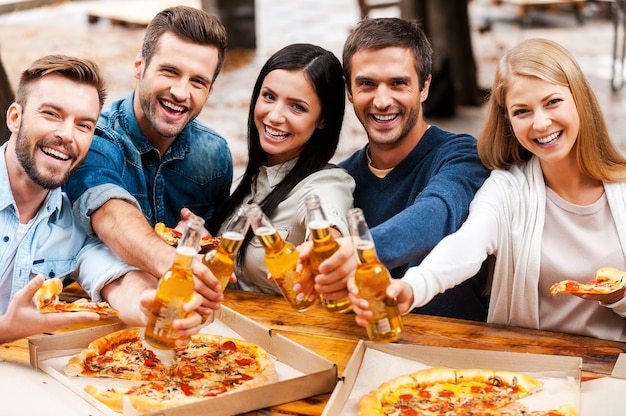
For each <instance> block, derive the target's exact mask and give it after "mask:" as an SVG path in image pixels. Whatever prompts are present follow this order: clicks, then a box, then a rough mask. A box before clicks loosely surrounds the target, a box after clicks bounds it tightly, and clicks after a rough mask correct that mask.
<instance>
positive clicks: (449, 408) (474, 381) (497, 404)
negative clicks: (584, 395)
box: [359, 367, 576, 416]
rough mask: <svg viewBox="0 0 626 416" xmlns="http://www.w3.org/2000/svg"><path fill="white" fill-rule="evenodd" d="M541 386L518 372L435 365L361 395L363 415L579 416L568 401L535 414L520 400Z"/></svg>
mask: <svg viewBox="0 0 626 416" xmlns="http://www.w3.org/2000/svg"><path fill="white" fill-rule="evenodd" d="M542 388H543V382H541V381H539V380H537V379H534V378H533V377H530V376H528V375H526V374H523V373H519V372H510V371H497V370H482V369H460V370H454V369H451V368H446V367H436V368H431V369H427V370H422V371H418V372H416V373H412V374H407V375H403V376H400V377H397V378H395V379H392V380H389V381H387V382H385V383H383V384H381V385H380V387H379V388H378V389H375V390H373V391H371V392H370V393H368V394H366V395H364V396H363V397H362V398H361V400H360V402H359V416H406V415H415V416H417V415H423V416H429V415H432V416H447V415H456V416H461V415H467V416H469V415H472V416H487V415H492V416H495V415H498V416H522V415H526V416H528V415H534V416H545V415H551V416H560V415H567V416H573V415H576V410H575V409H574V408H573V407H571V406H569V405H567V406H563V407H561V408H560V409H558V410H554V411H551V412H550V411H544V412H535V413H532V412H529V411H528V410H527V409H526V407H525V406H524V405H523V404H521V403H520V402H518V400H519V399H521V398H524V397H527V396H529V395H532V394H534V393H536V392H538V391H540V390H541V389H542ZM572 411H573V413H572ZM558 412H561V413H558Z"/></svg>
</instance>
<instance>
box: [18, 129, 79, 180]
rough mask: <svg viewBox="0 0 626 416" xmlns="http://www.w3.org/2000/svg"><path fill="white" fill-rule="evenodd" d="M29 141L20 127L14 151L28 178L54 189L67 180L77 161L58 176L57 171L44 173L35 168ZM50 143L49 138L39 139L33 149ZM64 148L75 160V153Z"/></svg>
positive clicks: (76, 165)
mask: <svg viewBox="0 0 626 416" xmlns="http://www.w3.org/2000/svg"><path fill="white" fill-rule="evenodd" d="M30 142H31V141H30V140H29V139H28V138H27V137H26V133H25V132H24V129H20V131H19V133H18V134H17V141H16V143H15V153H16V154H17V160H18V161H19V162H20V164H21V165H22V168H23V169H24V171H25V172H26V174H27V175H28V177H29V178H30V180H31V181H33V182H34V183H35V184H37V185H39V186H41V187H42V188H44V189H56V188H59V187H60V186H62V185H64V184H65V183H66V182H67V181H68V180H69V177H70V175H71V174H72V172H74V171H75V170H76V168H77V167H78V165H79V163H76V164H75V165H74V166H73V167H72V168H71V169H68V170H67V171H66V172H65V173H64V174H63V175H62V176H60V175H59V173H57V174H55V175H44V174H42V173H41V172H40V171H39V170H38V169H37V164H36V162H35V155H34V154H33V153H30V152H31V149H30V148H29V147H28V144H29V143H30ZM50 143H52V142H51V141H50V140H47V139H40V140H38V141H37V143H36V144H35V146H34V147H33V149H38V148H39V147H41V146H43V145H47V144H50ZM66 150H68V151H69V152H70V154H71V155H72V157H73V158H74V160H76V154H75V153H74V152H73V151H71V149H66ZM33 152H34V151H33Z"/></svg>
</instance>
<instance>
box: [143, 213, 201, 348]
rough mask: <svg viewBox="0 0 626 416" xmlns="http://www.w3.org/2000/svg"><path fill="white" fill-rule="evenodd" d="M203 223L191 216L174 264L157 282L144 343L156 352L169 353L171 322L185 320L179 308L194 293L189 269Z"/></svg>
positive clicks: (172, 339) (172, 338) (172, 343)
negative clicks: (157, 350)
mask: <svg viewBox="0 0 626 416" xmlns="http://www.w3.org/2000/svg"><path fill="white" fill-rule="evenodd" d="M203 227H204V220H203V219H202V218H200V217H196V216H193V217H191V218H190V219H189V220H188V221H187V227H186V229H185V232H184V233H183V236H182V238H181V239H180V240H179V242H178V247H176V257H175V259H174V264H173V265H172V266H171V267H170V268H169V270H168V271H166V272H165V273H164V274H163V276H161V278H160V279H159V285H158V287H157V294H156V298H155V300H154V306H153V309H152V314H151V315H150V318H149V320H148V325H147V326H146V331H145V335H144V340H145V341H146V342H147V343H148V344H150V345H151V346H152V347H154V348H156V349H160V350H172V349H173V348H174V346H175V342H176V338H177V337H176V330H175V329H174V328H172V321H173V320H174V319H178V318H183V317H185V312H184V311H183V305H184V304H185V303H186V302H188V301H189V300H191V297H192V296H193V292H194V284H193V273H192V270H191V269H192V266H193V261H194V259H195V258H196V255H197V254H198V246H199V244H200V237H201V234H202V229H203Z"/></svg>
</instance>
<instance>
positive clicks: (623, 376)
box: [580, 353, 626, 416]
mask: <svg viewBox="0 0 626 416" xmlns="http://www.w3.org/2000/svg"><path fill="white" fill-rule="evenodd" d="M624 391H626V353H622V354H620V355H619V356H618V357H617V362H616V363H615V366H614V367H613V372H612V373H611V376H610V377H600V378H597V379H594V380H587V381H585V382H584V383H582V388H581V398H580V401H581V412H580V414H581V415H582V416H587V415H590V416H592V415H602V416H623V415H624V404H623V396H622V394H623V392H624Z"/></svg>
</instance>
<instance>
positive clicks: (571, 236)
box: [349, 39, 626, 341]
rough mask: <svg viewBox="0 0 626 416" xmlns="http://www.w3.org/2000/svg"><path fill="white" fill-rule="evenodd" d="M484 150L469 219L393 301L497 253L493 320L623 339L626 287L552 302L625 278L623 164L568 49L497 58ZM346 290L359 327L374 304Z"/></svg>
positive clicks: (425, 293)
mask: <svg viewBox="0 0 626 416" xmlns="http://www.w3.org/2000/svg"><path fill="white" fill-rule="evenodd" d="M478 153H479V155H480V158H481V160H482V162H483V163H484V164H485V166H487V167H488V168H491V169H494V170H493V172H492V174H491V176H490V177H489V178H488V179H487V181H486V182H485V184H484V185H483V187H482V188H481V189H480V190H479V191H478V193H477V194H476V197H475V198H474V201H473V202H472V204H471V206H470V214H469V217H468V219H467V221H466V222H465V223H464V224H463V226H462V227H461V228H460V229H459V231H457V232H456V233H454V234H452V235H450V236H448V237H447V238H445V239H444V240H442V241H441V243H440V244H438V245H437V246H436V247H435V249H434V250H433V251H432V252H431V253H430V254H429V255H428V256H427V257H426V259H425V260H424V261H423V262H422V264H421V265H420V266H418V267H414V268H411V269H409V270H408V271H407V273H406V274H405V276H404V277H403V278H402V279H401V280H399V281H395V282H394V283H393V284H392V285H391V286H390V288H389V289H388V290H387V295H388V296H390V297H397V298H398V301H399V302H400V305H401V312H405V313H406V312H408V311H409V310H411V309H412V308H414V307H417V306H420V305H423V304H425V303H427V302H428V301H429V300H430V299H431V298H432V297H433V296H435V295H436V294H437V293H441V292H443V291H445V290H447V289H449V288H451V287H454V286H455V285H457V284H459V283H461V282H462V281H464V280H465V279H467V278H469V277H471V276H473V275H474V274H475V273H476V272H477V271H478V268H479V267H480V265H481V264H482V262H483V261H484V260H485V259H486V258H487V256H488V255H493V256H495V266H494V275H493V281H492V287H491V298H490V304H489V312H488V321H489V322H495V323H501V324H509V325H516V326H522V327H528V328H539V329H544V330H551V331H559V332H567V333H572V334H581V335H587V336H592V337H597V338H603V339H609V340H619V341H626V331H625V329H626V326H625V323H626V320H624V317H626V300H625V299H624V293H625V291H626V289H622V290H619V291H617V292H615V293H612V294H608V295H581V296H574V295H559V296H557V297H551V295H550V286H551V285H552V284H554V283H556V282H558V281H560V280H565V279H572V280H577V281H581V282H587V281H590V280H593V278H594V277H595V273H596V270H597V269H599V268H600V267H604V266H611V267H615V268H618V269H621V270H626V203H625V201H626V183H625V182H624V181H625V180H626V159H624V158H623V157H622V156H621V155H620V154H619V152H618V151H617V150H616V149H615V148H614V147H613V145H612V144H611V140H610V138H609V135H608V132H607V128H606V125H605V122H604V119H603V116H602V112H601V110H600V106H599V104H598V102H597V99H596V98H595V95H594V93H593V91H592V89H591V87H590V85H589V83H588V81H587V80H586V78H585V76H584V74H583V72H582V71H581V69H580V67H579V66H578V64H577V62H576V60H575V59H574V58H573V57H572V55H571V54H570V53H569V52H568V51H567V50H565V49H564V48H563V47H561V46H560V45H558V44H556V43H554V42H552V41H549V40H545V39H530V40H527V41H524V42H522V43H520V44H519V45H518V46H516V47H514V48H513V49H511V50H510V51H509V52H507V53H506V54H505V55H504V56H503V57H502V59H501V60H500V62H499V65H498V67H497V70H496V75H495V80H494V83H493V87H492V90H491V98H490V102H489V110H488V114H487V121H486V123H485V125H484V128H483V131H482V133H481V135H480V138H479V140H478ZM349 287H350V290H351V297H352V298H353V299H352V300H353V302H354V306H355V311H356V313H357V322H358V323H359V324H360V325H363V324H364V323H365V320H366V319H367V318H368V316H369V314H370V312H369V311H368V310H367V302H365V301H364V300H362V299H358V294H357V291H356V288H355V286H354V284H353V283H350V285H349Z"/></svg>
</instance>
